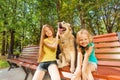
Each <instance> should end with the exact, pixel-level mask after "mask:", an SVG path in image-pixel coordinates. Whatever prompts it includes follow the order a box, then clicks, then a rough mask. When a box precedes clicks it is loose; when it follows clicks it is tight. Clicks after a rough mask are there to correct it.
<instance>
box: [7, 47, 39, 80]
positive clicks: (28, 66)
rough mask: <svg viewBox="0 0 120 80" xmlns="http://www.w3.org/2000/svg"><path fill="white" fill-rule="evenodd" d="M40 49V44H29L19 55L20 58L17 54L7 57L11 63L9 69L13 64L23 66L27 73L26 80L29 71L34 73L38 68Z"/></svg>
mask: <svg viewBox="0 0 120 80" xmlns="http://www.w3.org/2000/svg"><path fill="white" fill-rule="evenodd" d="M38 50H39V47H38V46H27V47H24V48H23V50H22V53H21V54H20V55H19V57H18V58H16V56H14V55H12V58H7V61H8V63H9V64H10V68H9V70H10V69H11V68H13V66H14V65H13V64H16V65H18V66H20V67H22V68H23V70H24V72H25V73H26V76H25V80H27V77H28V75H29V73H30V72H31V73H32V74H34V71H35V69H36V68H37V65H38V63H37V56H38ZM33 69H34V70H33Z"/></svg>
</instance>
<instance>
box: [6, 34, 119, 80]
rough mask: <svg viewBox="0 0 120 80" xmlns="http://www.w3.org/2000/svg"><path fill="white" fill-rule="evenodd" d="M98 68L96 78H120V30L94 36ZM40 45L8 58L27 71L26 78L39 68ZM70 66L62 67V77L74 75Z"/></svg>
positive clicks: (24, 49) (109, 79)
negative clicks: (16, 56) (17, 56)
mask: <svg viewBox="0 0 120 80" xmlns="http://www.w3.org/2000/svg"><path fill="white" fill-rule="evenodd" d="M94 43H95V49H96V53H95V54H96V56H97V58H98V69H97V71H95V72H93V76H94V78H95V80H120V32H119V33H109V34H103V35H97V36H94ZM38 50H39V47H38V46H29V47H25V48H23V51H22V54H21V55H20V56H19V58H15V59H13V58H11V59H7V60H8V62H9V63H15V64H17V65H19V66H21V67H22V68H23V69H24V71H25V72H26V77H25V80H27V76H28V74H29V73H30V72H32V73H33V74H34V71H35V69H36V68H37V65H38V63H37V55H38ZM69 68H70V67H69V66H67V67H64V68H60V69H59V71H60V74H61V78H64V79H65V80H70V78H71V77H72V76H71V75H72V74H71V73H70V71H69Z"/></svg>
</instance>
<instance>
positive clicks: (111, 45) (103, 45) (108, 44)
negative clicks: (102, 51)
mask: <svg viewBox="0 0 120 80" xmlns="http://www.w3.org/2000/svg"><path fill="white" fill-rule="evenodd" d="M103 47H104V48H105V47H120V42H110V43H98V44H95V48H103Z"/></svg>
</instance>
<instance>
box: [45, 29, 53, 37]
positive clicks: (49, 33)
mask: <svg viewBox="0 0 120 80" xmlns="http://www.w3.org/2000/svg"><path fill="white" fill-rule="evenodd" d="M44 30H45V35H46V36H47V37H51V36H52V35H53V33H52V31H51V29H50V28H49V27H45V28H44Z"/></svg>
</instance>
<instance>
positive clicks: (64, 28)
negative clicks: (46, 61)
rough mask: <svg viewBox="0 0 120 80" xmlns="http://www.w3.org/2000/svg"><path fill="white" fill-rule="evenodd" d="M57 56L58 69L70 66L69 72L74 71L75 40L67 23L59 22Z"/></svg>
mask: <svg viewBox="0 0 120 80" xmlns="http://www.w3.org/2000/svg"><path fill="white" fill-rule="evenodd" d="M58 27H59V37H60V39H59V46H60V50H61V53H60V54H59V60H58V61H57V62H58V67H64V66H68V65H70V71H71V72H74V70H75V38H74V36H73V34H72V29H71V26H70V24H69V23H65V22H59V23H58Z"/></svg>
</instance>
